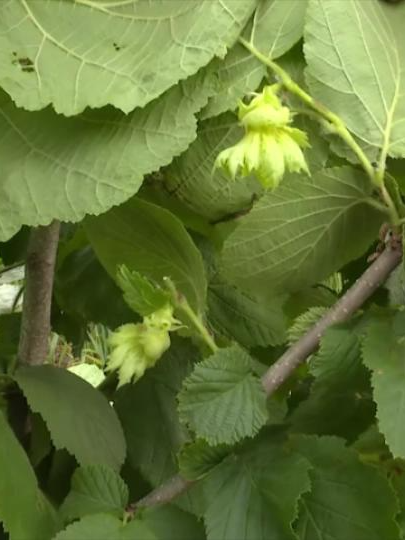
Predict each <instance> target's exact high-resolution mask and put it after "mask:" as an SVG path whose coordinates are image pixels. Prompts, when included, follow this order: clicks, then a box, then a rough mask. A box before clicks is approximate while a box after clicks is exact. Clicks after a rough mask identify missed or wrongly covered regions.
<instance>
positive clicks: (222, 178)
mask: <svg viewBox="0 0 405 540" xmlns="http://www.w3.org/2000/svg"><path fill="white" fill-rule="evenodd" d="M242 135H243V130H242V129H241V127H240V126H239V125H238V122H237V119H236V117H235V116H234V115H233V114H231V113H228V114H224V115H221V116H220V117H218V118H211V119H209V120H207V121H205V122H202V123H201V124H200V126H199V129H198V138H197V139H196V140H195V141H194V142H193V144H192V145H191V146H190V147H189V148H188V149H187V151H186V152H184V153H183V154H182V155H181V156H180V157H179V158H177V159H175V160H174V161H173V163H172V164H171V165H170V166H169V167H168V168H167V169H166V171H165V177H166V186H167V189H168V191H169V192H173V193H174V194H175V196H176V198H179V199H180V200H182V201H183V202H184V203H185V204H187V206H188V207H189V208H191V209H192V210H194V211H195V212H197V213H198V214H201V215H202V216H205V217H207V218H208V219H210V220H217V219H220V218H223V217H224V216H226V215H228V214H233V213H235V212H238V211H240V210H241V209H244V208H248V207H249V206H250V205H251V203H252V200H253V198H254V197H255V195H256V194H258V193H260V192H261V188H260V186H259V184H258V183H257V182H256V181H255V180H254V179H252V178H250V179H249V180H248V181H246V180H245V181H243V182H231V181H230V180H229V178H228V177H227V176H226V174H225V173H223V172H222V171H221V170H219V169H218V170H216V171H215V172H214V171H213V167H214V162H215V159H216V157H217V155H218V153H219V152H220V151H221V150H223V149H225V148H227V147H228V146H232V145H233V144H235V143H236V142H237V141H238V140H239V139H240V138H241V137H242Z"/></svg>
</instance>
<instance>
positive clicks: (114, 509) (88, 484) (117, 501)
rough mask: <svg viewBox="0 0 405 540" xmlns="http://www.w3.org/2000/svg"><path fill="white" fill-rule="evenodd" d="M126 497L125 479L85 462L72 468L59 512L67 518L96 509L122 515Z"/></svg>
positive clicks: (83, 514) (101, 466) (96, 512)
mask: <svg viewBox="0 0 405 540" xmlns="http://www.w3.org/2000/svg"><path fill="white" fill-rule="evenodd" d="M128 498H129V494H128V488H127V486H126V485H125V482H124V481H123V480H122V478H121V477H120V476H119V475H118V474H117V473H116V472H115V471H114V470H113V469H111V468H110V467H106V466H105V465H87V466H86V467H80V468H78V469H76V470H75V472H74V474H73V477H72V484H71V490H70V492H69V494H68V496H67V497H66V499H65V500H64V501H63V504H62V506H61V508H60V512H61V514H62V515H63V517H64V518H65V520H67V521H71V520H74V519H77V518H81V517H83V516H86V515H87V514H98V513H110V514H113V515H116V517H122V515H123V513H124V509H125V507H126V506H127V504H128Z"/></svg>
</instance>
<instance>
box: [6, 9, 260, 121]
mask: <svg viewBox="0 0 405 540" xmlns="http://www.w3.org/2000/svg"><path fill="white" fill-rule="evenodd" d="M254 6H255V2H254V1H253V0H242V1H238V2H233V1H231V0H225V1H221V2H212V1H211V0H203V1H201V2H199V4H198V8H197V6H196V5H195V4H194V2H193V0H189V1H185V0H182V1H173V0H163V1H160V2H153V3H150V2H147V1H145V0H142V1H138V0H129V1H125V2H115V3H114V2H113V3H102V2H94V1H92V0H77V1H76V2H65V1H63V0H54V1H52V2H51V3H49V2H47V1H46V0H36V1H35V2H34V3H32V2H29V1H27V0H21V2H13V3H11V4H7V5H4V6H3V9H2V12H1V19H0V50H1V52H2V54H1V56H0V85H1V86H2V87H3V88H4V89H5V90H6V91H7V92H8V93H9V94H10V95H11V96H12V98H13V101H15V102H16V104H17V106H19V107H25V108H26V109H29V110H35V109H42V108H44V107H46V106H47V105H48V104H50V103H52V104H53V106H54V108H55V110H56V111H57V112H59V113H63V114H66V115H74V114H78V113H79V112H81V111H83V110H84V109H85V107H88V106H89V107H92V108H96V107H103V106H104V105H108V104H112V105H114V106H115V107H117V108H119V109H121V110H122V111H124V112H125V113H128V112H130V111H132V110H133V109H134V108H135V107H142V106H144V105H145V104H146V103H148V102H150V101H151V100H152V99H154V98H156V97H158V96H159V95H160V94H162V93H163V92H164V91H165V90H167V89H168V88H169V87H171V86H173V85H175V84H176V83H177V82H178V81H179V80H180V79H184V78H186V77H188V76H189V75H192V74H194V73H196V72H197V70H198V69H199V68H201V67H202V66H204V65H205V64H207V63H208V62H209V61H210V60H211V59H212V58H213V57H214V56H224V55H225V52H226V47H228V46H230V45H231V44H232V43H233V42H234V40H235V39H236V38H237V36H238V34H239V32H240V29H241V27H243V25H244V23H245V22H246V20H247V18H248V17H249V16H250V14H251V13H252V10H253V9H254ZM55 21H58V24H55ZM27 36H29V39H28V40H27ZM95 44H96V45H95Z"/></svg>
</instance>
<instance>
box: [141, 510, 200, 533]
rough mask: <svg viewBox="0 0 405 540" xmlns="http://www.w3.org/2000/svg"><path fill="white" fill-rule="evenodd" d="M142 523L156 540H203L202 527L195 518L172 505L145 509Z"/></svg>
mask: <svg viewBox="0 0 405 540" xmlns="http://www.w3.org/2000/svg"><path fill="white" fill-rule="evenodd" d="M142 522H143V523H145V524H146V525H147V526H148V527H149V529H150V530H151V531H152V532H153V533H154V534H155V535H156V538H157V540H205V538H206V537H205V531H204V526H203V524H202V523H201V521H198V520H197V518H196V517H195V516H193V515H192V514H189V513H188V512H184V511H183V510H180V509H179V508H176V507H175V506H172V505H167V504H166V505H164V506H160V507H157V508H147V509H146V510H144V511H143V512H142Z"/></svg>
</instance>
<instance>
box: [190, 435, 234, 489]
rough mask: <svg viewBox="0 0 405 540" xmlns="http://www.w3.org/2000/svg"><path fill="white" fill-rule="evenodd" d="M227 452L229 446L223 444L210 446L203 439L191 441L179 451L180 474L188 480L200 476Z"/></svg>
mask: <svg viewBox="0 0 405 540" xmlns="http://www.w3.org/2000/svg"><path fill="white" fill-rule="evenodd" d="M229 453H230V447H229V446H227V445H225V444H220V445H217V446H210V445H209V444H208V443H207V441H205V440H204V439H197V440H195V441H192V442H191V443H189V444H185V445H184V446H183V448H182V449H181V451H180V453H179V469H180V474H181V475H182V476H184V477H185V478H187V479H189V480H197V479H199V478H202V477H203V476H205V475H206V474H207V473H208V472H209V471H210V470H211V469H212V468H213V467H215V466H216V465H218V463H220V462H221V461H222V460H223V459H224V458H225V457H226V456H227V455H228V454H229Z"/></svg>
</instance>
